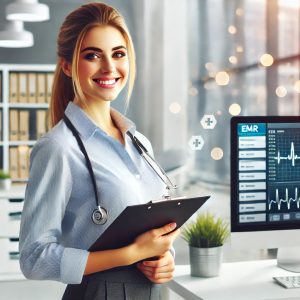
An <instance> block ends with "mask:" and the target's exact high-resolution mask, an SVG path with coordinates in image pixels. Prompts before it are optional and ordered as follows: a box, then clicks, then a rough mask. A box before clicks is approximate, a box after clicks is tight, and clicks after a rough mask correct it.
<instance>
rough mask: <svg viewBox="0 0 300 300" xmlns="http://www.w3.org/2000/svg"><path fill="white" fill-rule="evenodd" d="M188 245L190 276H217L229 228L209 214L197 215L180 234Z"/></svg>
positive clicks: (226, 224) (219, 219) (225, 223)
mask: <svg viewBox="0 0 300 300" xmlns="http://www.w3.org/2000/svg"><path fill="white" fill-rule="evenodd" d="M182 236H183V238H184V239H185V240H186V241H187V242H188V244H189V252H190V265H191V275H192V276H199V277H214V276H217V275H218V274H219V271H220V267H221V263H222V258H223V244H224V242H225V241H226V239H227V238H228V236H229V226H228V223H227V222H225V221H224V220H223V219H221V218H217V219H216V218H215V217H214V215H212V214H210V213H205V214H202V215H200V214H199V215H198V216H197V217H196V219H195V220H194V221H192V222H190V223H188V224H187V225H186V226H185V227H184V229H183V232H182Z"/></svg>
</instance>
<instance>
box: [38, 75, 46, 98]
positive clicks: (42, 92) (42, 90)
mask: <svg viewBox="0 0 300 300" xmlns="http://www.w3.org/2000/svg"><path fill="white" fill-rule="evenodd" d="M36 77H37V82H36V83H37V85H36V87H37V102H38V103H45V102H46V75H45V73H37V75H36Z"/></svg>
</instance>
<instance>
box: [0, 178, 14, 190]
mask: <svg viewBox="0 0 300 300" xmlns="http://www.w3.org/2000/svg"><path fill="white" fill-rule="evenodd" d="M10 187H11V179H10V178H7V179H0V190H9V189H10Z"/></svg>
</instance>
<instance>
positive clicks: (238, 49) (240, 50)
mask: <svg viewBox="0 0 300 300" xmlns="http://www.w3.org/2000/svg"><path fill="white" fill-rule="evenodd" d="M236 52H239V53H242V52H244V48H243V47H242V46H237V47H236Z"/></svg>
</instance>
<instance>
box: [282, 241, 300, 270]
mask: <svg viewBox="0 0 300 300" xmlns="http://www.w3.org/2000/svg"><path fill="white" fill-rule="evenodd" d="M277 266H278V267H279V268H282V269H285V270H287V271H290V272H296V273H300V247H288V248H279V249H278V252H277Z"/></svg>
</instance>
